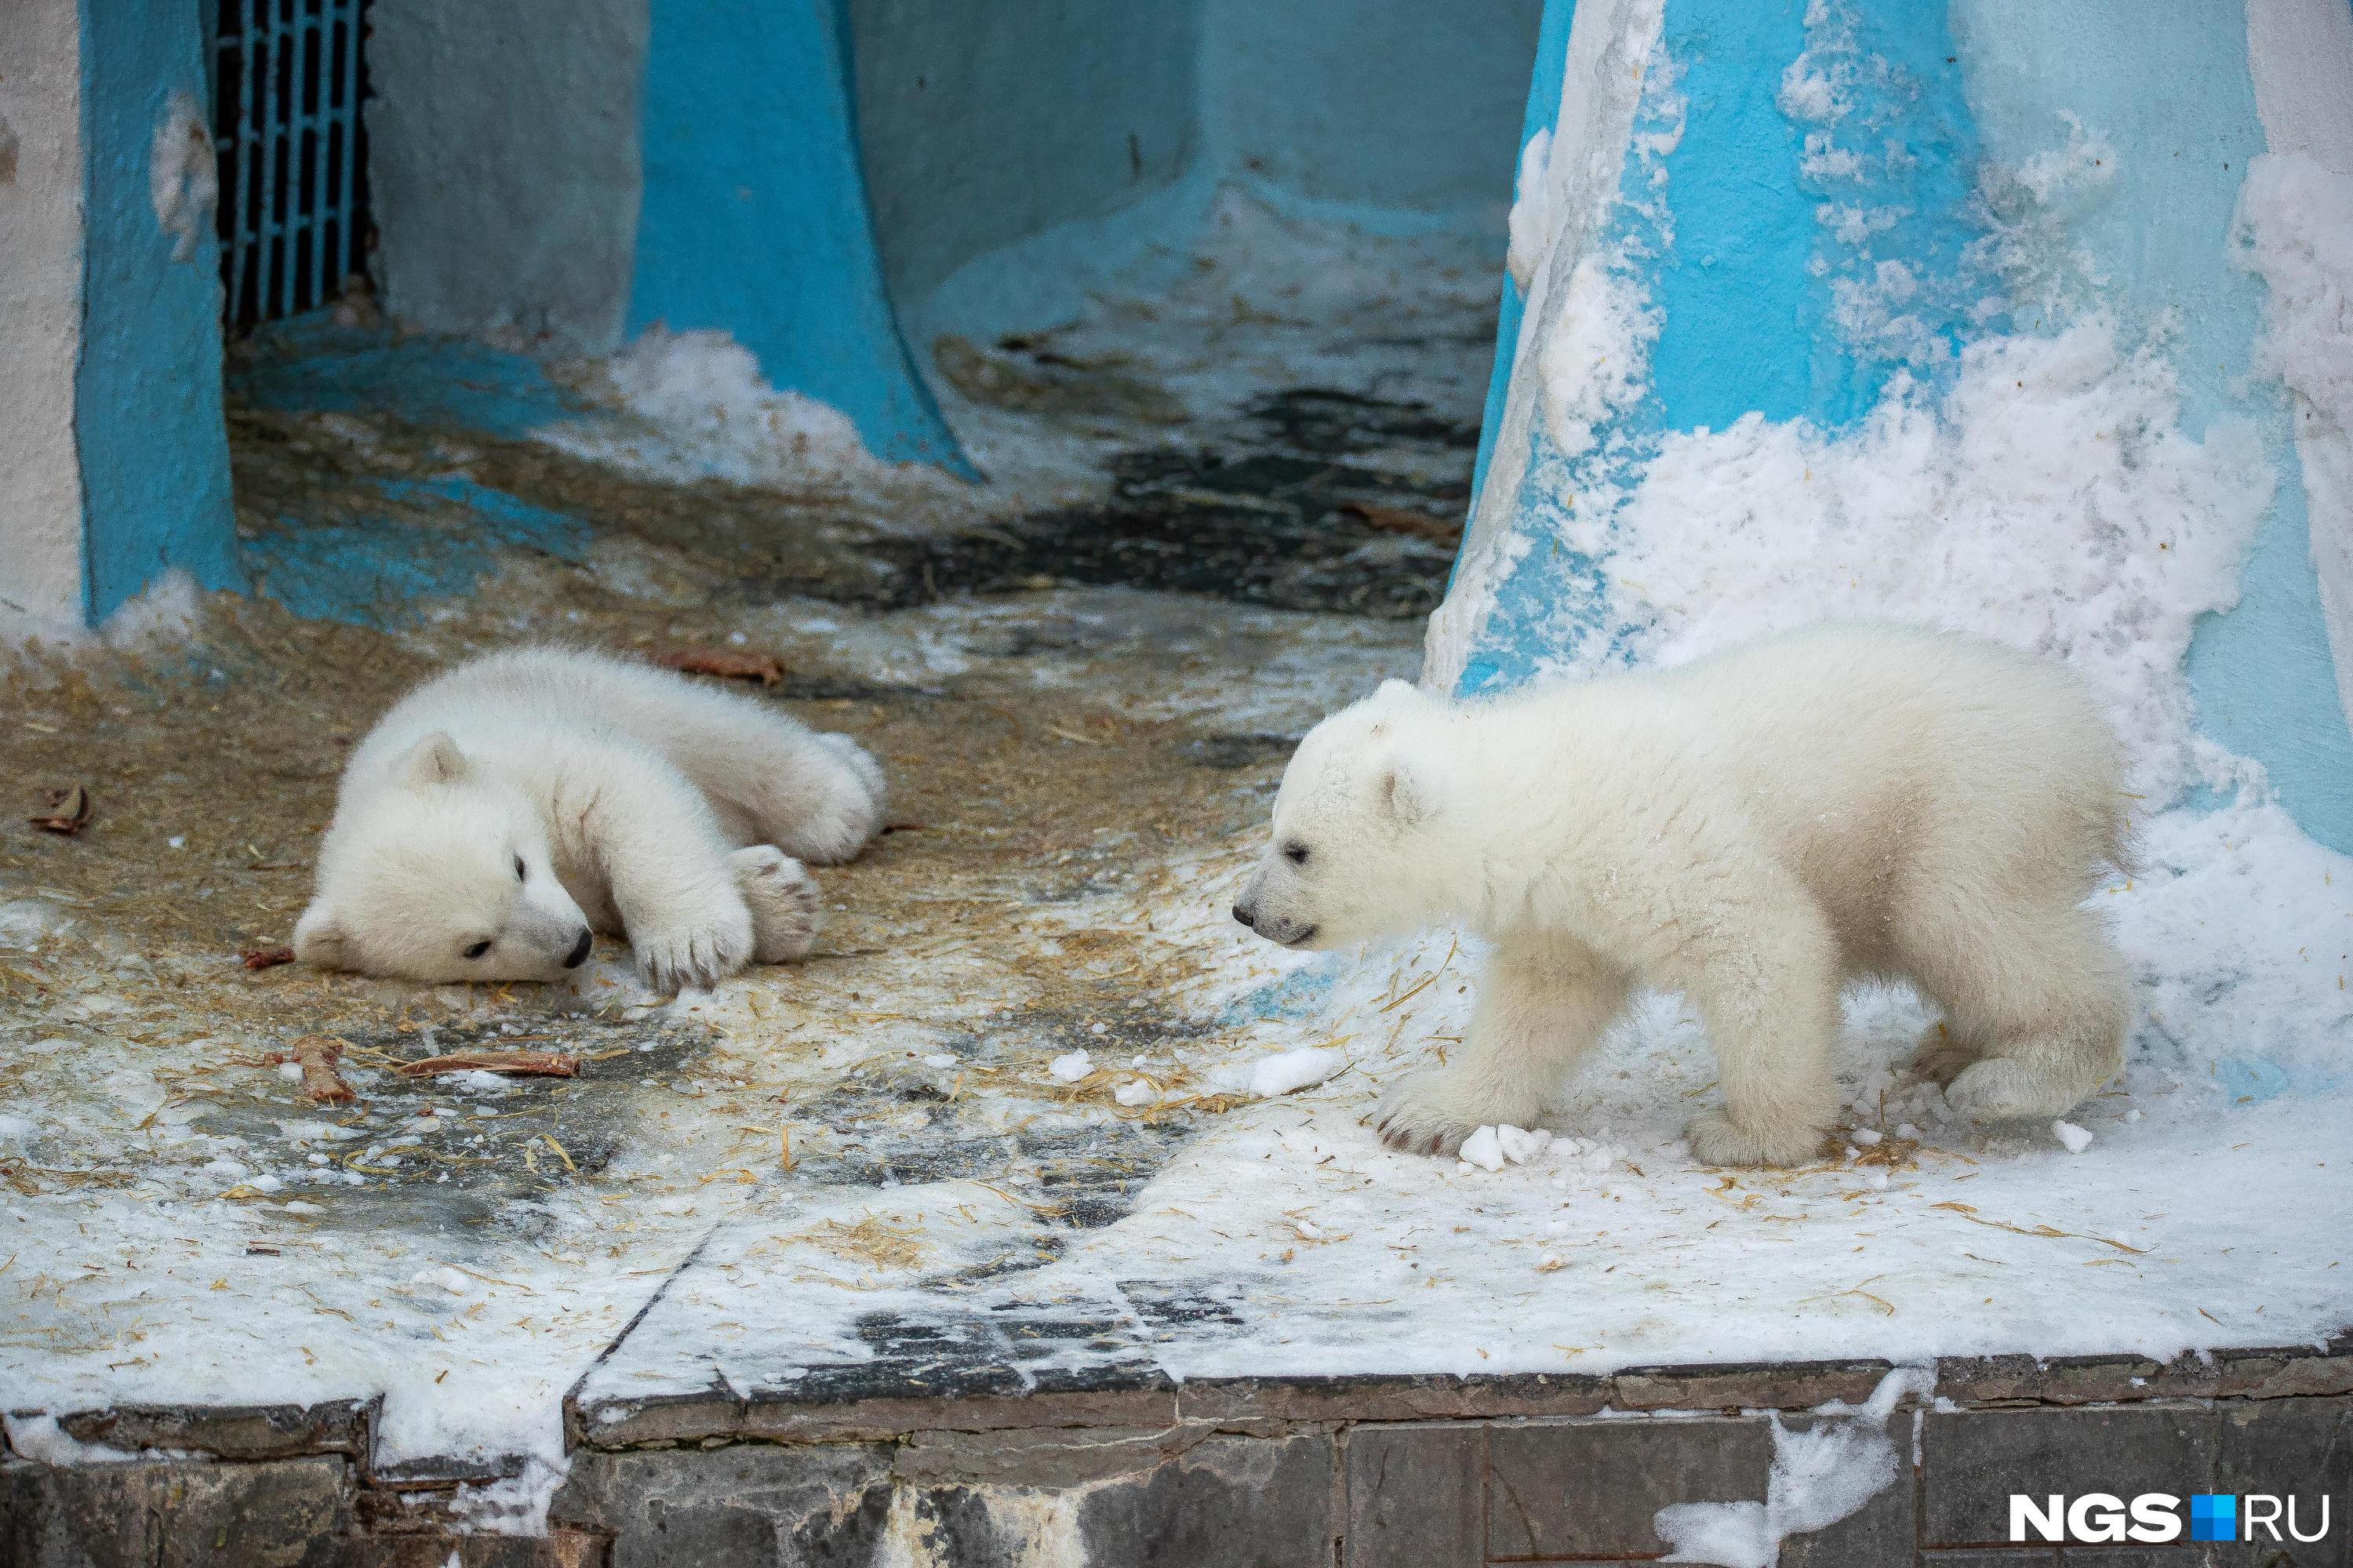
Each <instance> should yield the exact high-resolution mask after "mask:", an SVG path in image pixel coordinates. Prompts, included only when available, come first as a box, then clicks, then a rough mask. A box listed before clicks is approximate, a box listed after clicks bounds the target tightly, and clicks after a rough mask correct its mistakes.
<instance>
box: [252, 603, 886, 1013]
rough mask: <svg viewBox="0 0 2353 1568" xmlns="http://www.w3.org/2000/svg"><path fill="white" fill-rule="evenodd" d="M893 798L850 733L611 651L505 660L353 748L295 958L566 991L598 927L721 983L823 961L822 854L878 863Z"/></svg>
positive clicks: (401, 705) (542, 653)
mask: <svg viewBox="0 0 2353 1568" xmlns="http://www.w3.org/2000/svg"><path fill="white" fill-rule="evenodd" d="M882 801H883V786H882V770H881V767H880V766H878V765H877V764H876V762H875V760H874V759H873V758H871V757H870V756H868V755H867V754H866V752H864V751H863V750H861V749H860V747H858V746H857V745H856V744H855V743H854V742H852V741H851V740H850V739H849V736H840V735H822V734H818V733H817V732H815V731H812V730H810V729H808V728H807V726H803V725H801V724H799V723H797V721H795V720H794V719H792V718H789V717H787V716H786V715H784V714H781V713H779V712H777V711H776V709H774V708H772V707H769V706H767V705H765V704H763V703H760V702H757V701H755V700H754V699H752V698H749V697H745V696H741V695H738V694H734V693H732V692H724V691H718V690H714V689H712V688H711V687H709V686H704V685H700V684H697V683H694V682H692V681H690V680H688V679H686V678H685V677H684V676H681V675H675V674H671V673H669V672H668V671H663V670H656V669H652V668H649V667H648V666H646V665H642V664H634V663H628V662H624V661H621V660H617V659H610V658H606V657H603V656H601V655H598V654H594V653H585V652H573V651H569V650H565V649H555V648H522V649H516V650H512V651H511V652H503V653H494V654H491V655H490V656H488V657H486V658H481V659H477V660H474V661H472V662H469V663H466V664H462V665H459V667H458V668H457V669H454V670H451V671H449V672H448V673H446V674H443V675H440V676H438V677H436V678H435V679H433V680H431V681H428V682H427V683H425V684H423V685H421V686H419V687H417V689H416V690H415V691H413V692H411V693H409V694H408V695H406V697H403V698H402V699H401V700H400V701H399V702H398V703H397V704H396V705H394V707H393V708H392V711H391V712H389V713H387V714H385V716H384V717H383V719H382V720H381V721H379V722H378V723H377V725H376V726H375V729H374V730H372V731H370V732H369V734H368V736H367V738H366V740H364V742H362V743H361V745H360V746H359V747H358V748H357V749H356V750H354V751H353V753H352V758H351V761H350V763H349V764H348V765H347V766H346V767H345V768H344V769H343V785H342V789H341V791H340V793H339V794H338V796H337V798H336V801H335V816H334V821H332V823H330V824H329V826H328V828H327V837H326V842H324V843H323V844H322V846H321V847H320V851H319V875H318V891H317V895H316V896H315V897H314V898H313V899H312V901H311V907H310V909H309V910H308V911H307V912H306V913H305V914H304V915H303V916H302V919H301V924H300V925H299V926H297V927H295V932H294V948H295V951H296V952H297V954H299V955H300V956H301V958H302V959H305V960H306V961H309V962H311V963H317V964H322V965H325V966H327V967H330V968H335V969H359V970H362V971H364V972H366V973H370V974H385V975H399V976H404V977H406V978H409V979H413V980H550V979H554V977H555V976H556V975H558V974H560V973H561V972H562V971H563V969H565V968H566V967H567V963H566V960H567V959H569V960H571V961H572V962H575V963H576V962H577V961H578V959H579V957H580V956H581V955H583V954H585V952H586V948H585V947H584V946H583V945H582V943H583V940H584V938H585V936H586V932H587V931H588V930H589V929H591V928H592V927H593V928H594V929H596V930H599V931H607V932H613V933H626V935H627V936H628V939H629V943H630V945H631V946H632V947H633V948H636V950H637V957H638V968H639V969H641V970H642V971H643V972H644V974H645V976H646V978H647V980H649V981H650V982H651V983H653V984H654V985H656V986H658V987H660V988H662V989H665V990H669V989H674V988H676V987H679V986H685V985H695V986H707V985H710V984H711V983H712V982H713V981H715V980H720V979H722V978H723V977H724V976H726V975H729V974H733V972H734V971H735V970H737V969H741V968H743V967H744V964H745V963H747V962H750V961H752V960H754V959H757V960H758V961H760V962H763V963H773V962H776V961H778V960H780V959H787V958H795V957H798V956H799V955H800V954H802V953H805V952H807V950H808V947H809V942H810V940H811V938H812V937H813V935H814V933H815V930H816V918H817V891H816V887H815V885H813V884H812V883H811V882H810V880H809V878H808V874H807V872H806V871H805V870H804V869H803V868H802V866H801V861H804V860H807V861H816V862H819V863H834V862H839V861H845V860H848V859H849V858H850V857H852V856H853V855H855V854H857V853H858V852H859V851H860V849H861V848H863V847H864V846H865V845H866V843H867V842H869V841H870V840H871V839H872V838H873V837H874V835H875V833H876V832H879V831H880V829H881V825H882ZM796 857H797V858H796ZM518 860H519V861H520V862H521V863H522V867H523V874H522V876H521V877H520V878H518V876H517V875H516V874H515V870H514V867H515V864H516V863H517V862H518ZM485 940H487V941H488V942H490V944H491V946H490V948H488V949H487V950H486V951H484V952H483V953H482V954H481V955H480V957H476V958H468V957H466V956H465V955H466V950H467V949H468V948H470V947H471V946H473V945H474V944H475V943H478V942H481V941H485Z"/></svg>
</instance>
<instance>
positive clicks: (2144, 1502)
mask: <svg viewBox="0 0 2353 1568" xmlns="http://www.w3.org/2000/svg"><path fill="white" fill-rule="evenodd" d="M2314 1520H2317V1522H2316V1523H2314V1524H2313V1531H2312V1533H2311V1534H2309V1535H2306V1533H2305V1532H2304V1529H2303V1527H2304V1526H2305V1525H2306V1523H2313V1521H2314ZM2188 1524H2189V1539H2190V1540H2191V1541H2277V1542H2289V1541H2300V1542H2315V1541H2318V1540H2320V1539H2322V1538H2323V1537H2324V1536H2326V1535H2327V1533H2328V1499H2327V1495H2326V1494H2323V1495H2322V1496H2321V1497H2319V1498H2316V1499H2315V1498H2295V1497H2273V1496H2271V1495H2270V1494H2268V1493H2264V1492H2247V1493H2243V1494H2242V1493H2237V1492H2199V1493H2196V1494H2194V1495H2192V1496H2191V1498H2190V1499H2189V1520H2188ZM2182 1525H2183V1520H2182V1513H2181V1499H2179V1498H2177V1497H2175V1496H2174V1495H2173V1494H2172V1493H2170V1492H2143V1493H2141V1494H2140V1496H2138V1497H2137V1498H2135V1499H2132V1500H2131V1501H2130V1502H2126V1500H2125V1499H2122V1498H2120V1497H2115V1496H2112V1495H2110V1494H2109V1493H2107V1492H2085V1493H2084V1495H2083V1496H2082V1497H2079V1498H2077V1499H2074V1500H2073V1502H2070V1501H2068V1500H2067V1499H2066V1498H2064V1497H2063V1496H2061V1495H2060V1494H2059V1493H2057V1492H2051V1493H2048V1494H2046V1495H2045V1496H2042V1497H2040V1498H2034V1497H2028V1496H2026V1495H2025V1494H2024V1493H2022V1492H2012V1493H2010V1540H2012V1541H2013V1542H2021V1541H2022V1542H2033V1541H2056V1542H2075V1543H2078V1544H2089V1543H2093V1542H2105V1541H2137V1542H2147V1543H2149V1544H2156V1543H2158V1542H2167V1541H2179V1540H2181V1539H2182ZM2282 1531H2285V1533H2284V1534H2283V1533H2282Z"/></svg>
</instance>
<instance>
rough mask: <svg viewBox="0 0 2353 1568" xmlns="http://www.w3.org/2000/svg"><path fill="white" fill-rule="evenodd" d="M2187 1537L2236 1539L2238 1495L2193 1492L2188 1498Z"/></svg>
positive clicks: (2198, 1539)
mask: <svg viewBox="0 0 2353 1568" xmlns="http://www.w3.org/2000/svg"><path fill="white" fill-rule="evenodd" d="M2189 1539H2190V1540H2192V1541H2236V1540H2238V1539H2239V1495H2238V1494H2237V1493H2236V1492H2199V1493H2196V1494H2194V1495H2193V1496H2192V1497H2191V1498H2190V1499H2189Z"/></svg>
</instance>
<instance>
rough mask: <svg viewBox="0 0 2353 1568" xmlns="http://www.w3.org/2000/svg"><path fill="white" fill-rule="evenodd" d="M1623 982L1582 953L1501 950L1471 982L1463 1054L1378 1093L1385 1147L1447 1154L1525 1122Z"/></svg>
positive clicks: (1602, 1021)
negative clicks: (1487, 1130) (1491, 1131)
mask: <svg viewBox="0 0 2353 1568" xmlns="http://www.w3.org/2000/svg"><path fill="white" fill-rule="evenodd" d="M1627 986H1628V980H1627V977H1626V975H1625V974H1624V973H1623V972H1622V971H1620V970H1618V969H1612V968H1610V967H1609V965H1607V964H1604V963H1603V962H1602V961H1601V960H1600V959H1599V958H1597V957H1595V956H1594V955H1593V954H1592V953H1590V952H1588V951H1586V950H1585V949H1583V948H1577V947H1574V946H1568V945H1564V944H1544V945H1536V944H1530V945H1528V946H1525V947H1521V946H1513V947H1506V948H1499V949H1498V950H1497V951H1496V953H1495V955H1494V957H1493V958H1492V959H1489V960H1488V962H1487V968H1486V972H1485V973H1483V974H1482V975H1481V976H1480V978H1479V998H1478V1003H1477V1006H1476V1007H1475V1009H1474V1010H1473V1012H1472V1018H1471V1028H1470V1031H1469V1033H1468V1034H1467V1035H1466V1036H1465V1038H1464V1039H1463V1042H1462V1048H1461V1050H1460V1051H1459V1052H1457V1053H1456V1054H1455V1056H1454V1059H1453V1060H1452V1061H1451V1062H1449V1063H1447V1064H1446V1065H1444V1066H1442V1067H1432V1068H1429V1069H1426V1070H1424V1071H1422V1072H1419V1073H1416V1074H1414V1075H1412V1076H1410V1077H1408V1078H1406V1079H1404V1080H1402V1081H1400V1082H1399V1083H1398V1084H1397V1085H1396V1086H1393V1087H1392V1088H1391V1089H1390V1090H1389V1091H1388V1093H1387V1094H1386V1095H1384V1096H1382V1097H1381V1104H1380V1109H1379V1110H1378V1111H1377V1113H1376V1114H1375V1125H1376V1127H1377V1128H1378V1129H1379V1131H1380V1135H1381V1139H1382V1141H1383V1142H1385V1143H1388V1144H1389V1145H1390V1146H1392V1147H1393V1148H1397V1149H1402V1150H1409V1151H1410V1152H1414V1153H1419V1154H1452V1153H1453V1152H1454V1151H1455V1150H1458V1149H1460V1148H1461V1146H1462V1140H1463V1139H1466V1138H1468V1137H1469V1136H1471V1134H1472V1133H1473V1132H1475V1131H1477V1130H1478V1129H1479V1128H1482V1127H1490V1126H1510V1127H1527V1126H1530V1125H1532V1124H1533V1123H1534V1122H1535V1118H1536V1113H1537V1112H1538V1111H1540V1110H1542V1109H1543V1108H1544V1100H1545V1096H1546V1093H1548V1092H1549V1091H1550V1090H1551V1089H1552V1087H1553V1086H1555V1085H1556V1084H1557V1083H1558V1082H1559V1081H1560V1079H1561V1076H1562V1075H1564V1074H1565V1073H1567V1071H1568V1069H1569V1068H1570V1067H1571V1066H1572V1065H1575V1064H1576V1062H1577V1059H1578V1058H1580V1057H1582V1056H1583V1055H1584V1054H1586V1053H1587V1052H1588V1051H1590V1050H1591V1049H1592V1048H1593V1044H1594V1042H1595V1041H1597V1040H1599V1039H1600V1037H1601V1032H1602V1031H1603V1030H1604V1029H1606V1028H1608V1027H1609V1021H1610V1020H1611V1019H1613V1018H1615V1017H1617V1016H1618V1012H1619V1010H1620V1008H1622V1007H1623V1006H1624V1005H1625V1002H1626V991H1627Z"/></svg>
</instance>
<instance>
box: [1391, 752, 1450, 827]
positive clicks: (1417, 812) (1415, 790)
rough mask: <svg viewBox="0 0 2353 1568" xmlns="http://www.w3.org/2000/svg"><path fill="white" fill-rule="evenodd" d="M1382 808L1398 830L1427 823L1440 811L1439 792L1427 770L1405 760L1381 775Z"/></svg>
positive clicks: (1395, 763)
mask: <svg viewBox="0 0 2353 1568" xmlns="http://www.w3.org/2000/svg"><path fill="white" fill-rule="evenodd" d="M1380 798H1381V804H1382V806H1383V807H1384V808H1386V809H1387V810H1388V814H1389V816H1390V818H1391V819H1392V820H1393V821H1396V822H1397V823H1398V826H1400V827H1407V828H1410V827H1413V826H1415V825H1417V824H1419V823H1421V822H1424V821H1429V820H1430V817H1431V816H1432V815H1433V814H1435V813H1436V811H1437V810H1438V789H1437V786H1436V783H1435V781H1434V780H1432V779H1430V775H1429V774H1428V772H1427V771H1425V770H1424V769H1422V768H1419V767H1417V766H1415V765H1414V764H1413V763H1411V762H1407V761H1404V760H1398V761H1394V762H1392V763H1390V764H1389V767H1388V771H1387V772H1386V773H1383V774H1382V775H1381V783H1380Z"/></svg>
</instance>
